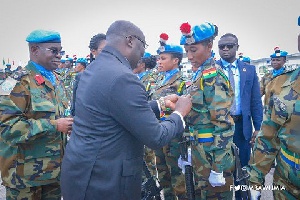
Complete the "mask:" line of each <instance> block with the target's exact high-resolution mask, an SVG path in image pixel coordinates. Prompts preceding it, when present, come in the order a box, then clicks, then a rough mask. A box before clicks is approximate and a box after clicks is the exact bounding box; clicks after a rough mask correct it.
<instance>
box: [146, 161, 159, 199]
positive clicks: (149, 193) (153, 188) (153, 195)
mask: <svg viewBox="0 0 300 200" xmlns="http://www.w3.org/2000/svg"><path fill="white" fill-rule="evenodd" d="M143 171H144V173H145V175H146V178H147V180H146V181H145V182H143V183H142V200H152V199H155V200H161V197H160V191H161V190H162V187H161V186H157V185H156V181H158V179H157V178H154V177H153V176H152V175H151V172H150V170H149V168H148V166H147V164H146V162H145V161H144V162H143ZM158 182H159V181H158Z"/></svg>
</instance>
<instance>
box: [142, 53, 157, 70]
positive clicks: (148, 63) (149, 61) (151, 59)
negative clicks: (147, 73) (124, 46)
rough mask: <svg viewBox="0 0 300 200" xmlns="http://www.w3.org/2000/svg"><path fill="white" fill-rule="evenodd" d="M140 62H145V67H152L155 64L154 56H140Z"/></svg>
mask: <svg viewBox="0 0 300 200" xmlns="http://www.w3.org/2000/svg"><path fill="white" fill-rule="evenodd" d="M142 62H143V63H145V67H146V68H149V69H153V68H154V67H155V66H156V57H155V56H153V55H151V56H150V57H147V58H142Z"/></svg>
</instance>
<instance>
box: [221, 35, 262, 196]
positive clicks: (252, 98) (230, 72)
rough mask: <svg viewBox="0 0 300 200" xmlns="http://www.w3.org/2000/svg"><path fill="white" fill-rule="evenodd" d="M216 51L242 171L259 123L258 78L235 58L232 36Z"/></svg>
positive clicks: (236, 46)
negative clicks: (230, 101)
mask: <svg viewBox="0 0 300 200" xmlns="http://www.w3.org/2000/svg"><path fill="white" fill-rule="evenodd" d="M218 47H219V54H220V57H221V59H220V60H219V61H217V64H219V65H220V66H222V68H223V70H224V73H225V74H226V75H227V76H228V79H229V81H230V84H231V86H232V88H233V91H234V94H235V98H234V101H233V104H232V107H231V110H230V115H231V116H232V118H233V120H234V123H235V131H234V136H233V142H234V143H235V144H236V146H237V147H238V148H239V158H240V161H241V165H242V167H243V166H245V165H248V162H249V160H250V153H251V145H252V144H253V142H254V140H255V137H256V135H257V133H258V131H259V130H260V126H261V122H262V119H263V106H262V101H261V96H260V88H259V82H258V77H257V74H256V71H255V66H253V65H250V64H248V63H245V62H243V61H241V60H240V59H237V58H236V52H237V50H238V48H239V44H238V38H237V37H236V36H235V35H234V34H232V33H226V34H225V35H223V36H221V38H220V40H219V42H218ZM252 123H253V126H254V132H253V133H252V130H253V129H252V127H253V126H252ZM235 178H236V177H235ZM236 184H237V183H236ZM235 197H236V199H241V194H240V191H236V193H235Z"/></svg>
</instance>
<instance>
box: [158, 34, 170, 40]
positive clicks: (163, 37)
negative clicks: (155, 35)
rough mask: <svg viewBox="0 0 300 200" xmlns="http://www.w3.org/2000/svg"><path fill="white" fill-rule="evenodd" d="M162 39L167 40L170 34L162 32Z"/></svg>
mask: <svg viewBox="0 0 300 200" xmlns="http://www.w3.org/2000/svg"><path fill="white" fill-rule="evenodd" d="M159 37H160V39H162V40H164V41H167V40H168V39H169V36H168V34H166V33H162V34H160V36H159Z"/></svg>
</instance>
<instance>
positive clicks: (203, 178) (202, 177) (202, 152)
mask: <svg viewBox="0 0 300 200" xmlns="http://www.w3.org/2000/svg"><path fill="white" fill-rule="evenodd" d="M205 145H206V143H202V144H197V145H192V164H193V169H194V179H195V196H196V199H197V200H200V199H232V197H233V191H231V190H232V189H231V188H230V186H231V185H233V171H234V167H235V165H234V157H233V153H232V150H231V148H228V149H224V154H223V156H222V158H214V161H217V162H219V163H220V162H221V165H222V168H223V176H224V178H225V181H226V184H225V185H224V186H219V187H212V186H211V184H210V183H209V181H208V178H209V175H210V172H211V170H212V169H213V170H215V169H214V167H213V166H214V163H213V158H211V156H210V154H209V153H208V152H207V150H208V149H209V148H210V147H209V146H205Z"/></svg>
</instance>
